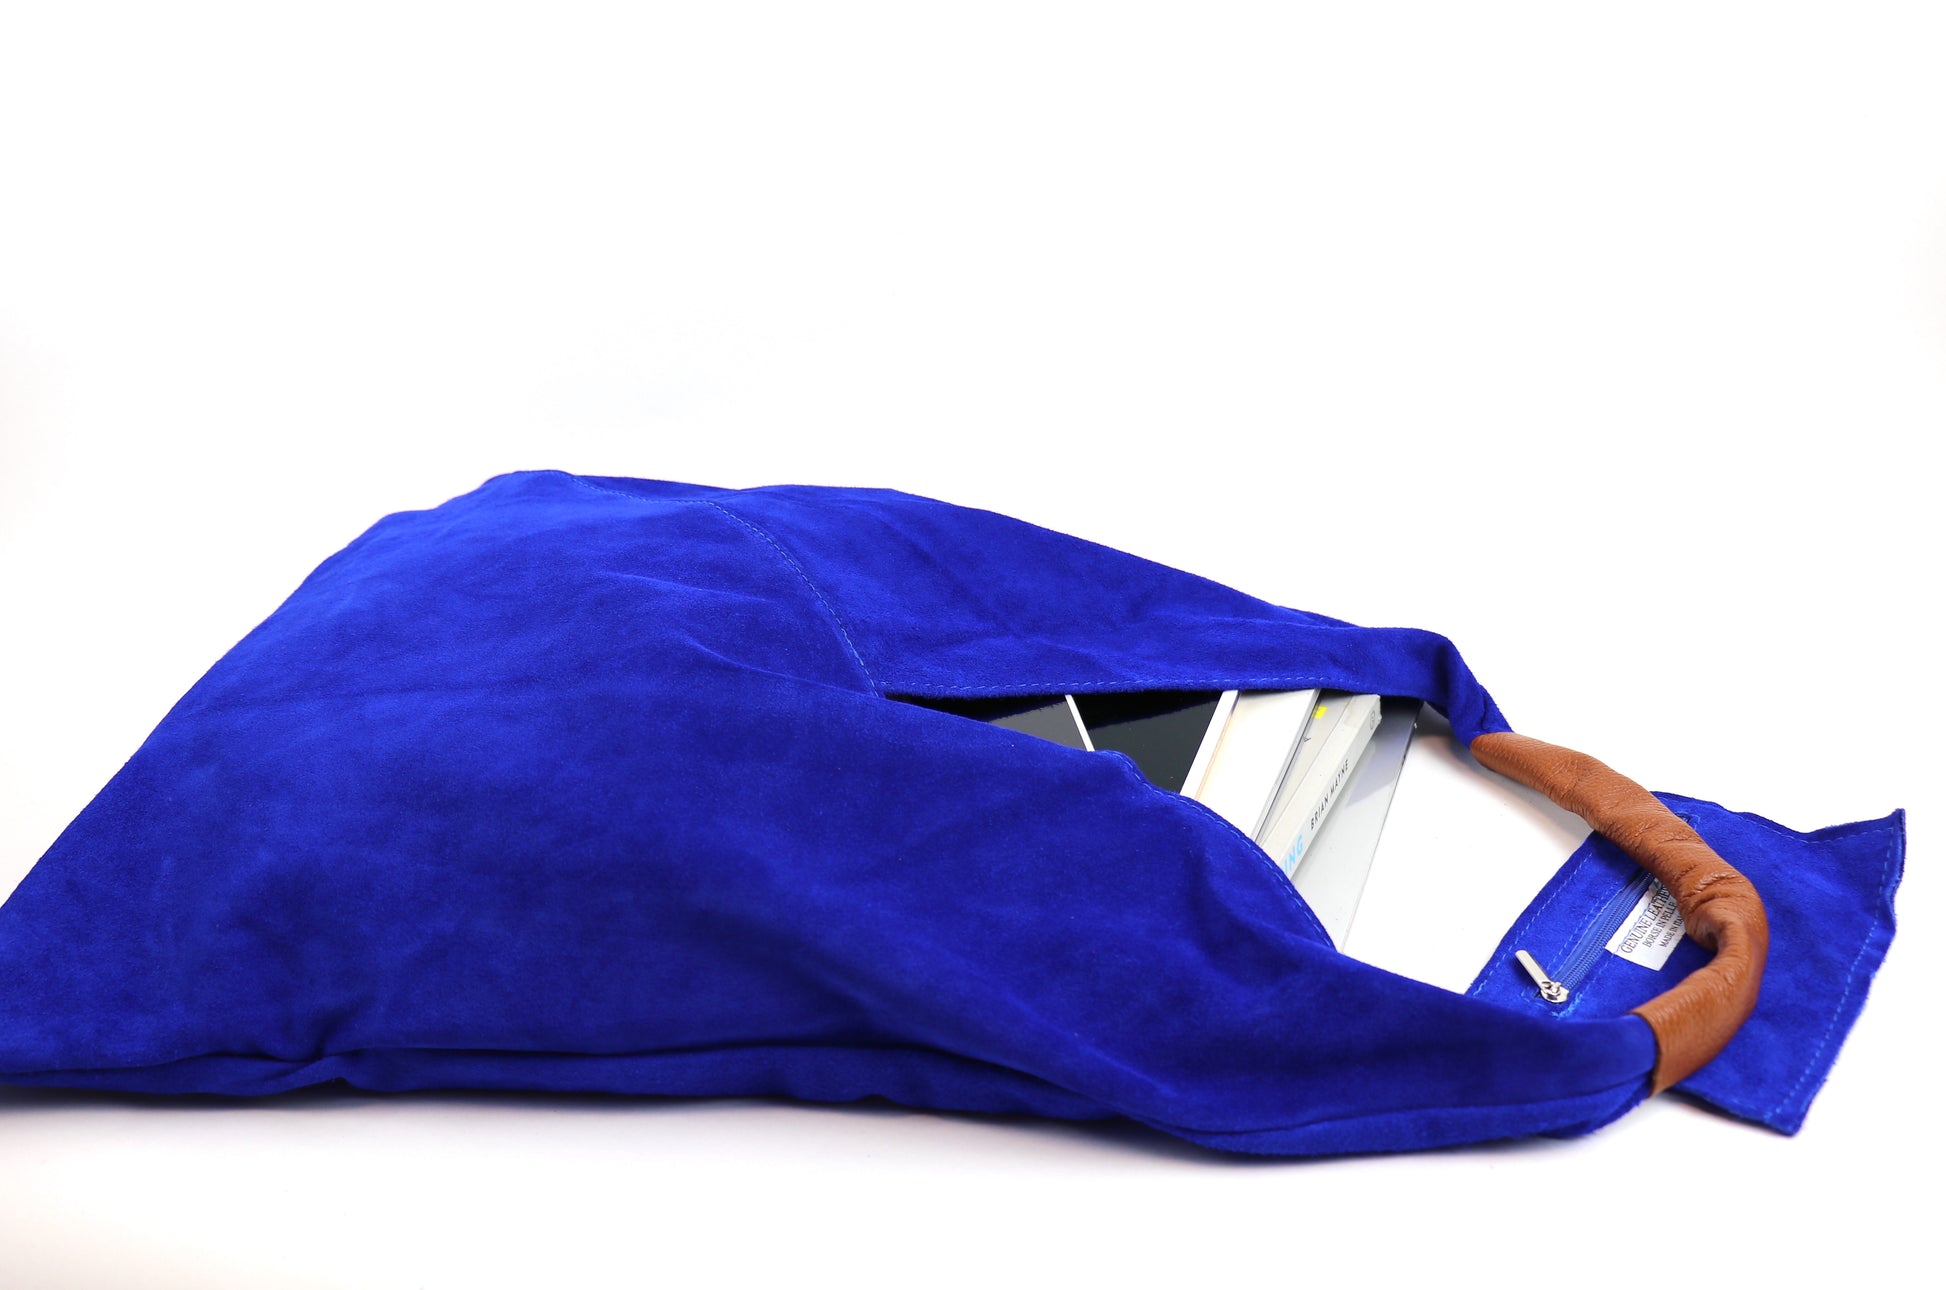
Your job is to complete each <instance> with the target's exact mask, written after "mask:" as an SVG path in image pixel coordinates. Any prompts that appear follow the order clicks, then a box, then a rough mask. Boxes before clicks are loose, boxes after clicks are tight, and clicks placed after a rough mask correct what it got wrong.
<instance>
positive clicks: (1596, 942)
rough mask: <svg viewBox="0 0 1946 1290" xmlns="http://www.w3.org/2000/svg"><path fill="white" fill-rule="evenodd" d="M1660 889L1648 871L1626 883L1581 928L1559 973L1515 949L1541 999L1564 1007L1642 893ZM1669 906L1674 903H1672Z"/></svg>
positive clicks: (1664, 890)
mask: <svg viewBox="0 0 1946 1290" xmlns="http://www.w3.org/2000/svg"><path fill="white" fill-rule="evenodd" d="M1659 887H1662V884H1661V883H1659V882H1657V881H1656V879H1655V877H1654V876H1653V875H1652V874H1650V873H1649V872H1648V871H1647V870H1644V871H1643V872H1641V873H1639V874H1637V875H1636V876H1635V877H1634V878H1632V879H1630V880H1629V881H1628V882H1627V883H1625V884H1624V885H1623V886H1622V887H1621V888H1620V889H1619V890H1617V891H1616V892H1615V894H1614V895H1612V896H1610V897H1609V898H1608V900H1607V901H1606V902H1605V903H1604V904H1603V905H1602V907H1601V908H1600V909H1598V910H1596V911H1595V916H1594V917H1593V918H1591V919H1589V920H1588V924H1587V926H1586V927H1584V928H1582V929H1581V935H1580V936H1579V937H1578V938H1577V939H1576V940H1575V943H1574V946H1573V948H1571V949H1570V950H1569V951H1568V953H1567V957H1566V958H1564V959H1562V960H1561V962H1560V964H1559V968H1560V970H1559V971H1558V972H1549V971H1548V970H1547V969H1546V968H1545V967H1544V966H1543V965H1542V964H1541V963H1540V962H1539V961H1538V960H1536V959H1535V958H1534V956H1533V955H1532V954H1530V953H1528V952H1527V951H1526V950H1515V951H1514V958H1515V959H1516V960H1517V961H1518V962H1519V963H1520V966H1521V967H1522V968H1523V969H1525V970H1526V972H1527V975H1528V976H1530V977H1532V978H1533V979H1534V987H1535V989H1537V990H1538V991H1539V992H1540V996H1541V998H1543V999H1545V1000H1547V1001H1548V1002H1549V1003H1553V1004H1564V1003H1566V1002H1567V1001H1568V1000H1569V999H1571V998H1572V997H1573V996H1574V991H1575V989H1576V988H1577V987H1579V986H1580V984H1581V983H1582V982H1583V981H1584V980H1586V979H1587V976H1588V973H1589V972H1591V971H1593V970H1594V966H1595V964H1596V963H1597V962H1599V961H1600V960H1601V954H1602V951H1603V950H1605V949H1607V948H1608V942H1609V941H1611V940H1613V939H1614V937H1615V933H1617V932H1619V931H1620V930H1621V929H1622V924H1623V922H1624V921H1625V920H1627V919H1628V918H1629V915H1630V914H1631V913H1633V912H1634V910H1635V906H1636V904H1637V903H1638V902H1640V901H1641V899H1642V896H1643V893H1645V892H1647V891H1649V890H1651V889H1652V888H1659ZM1663 894H1664V895H1665V896H1666V895H1667V894H1668V889H1667V888H1663ZM1670 903H1671V904H1673V903H1674V902H1673V900H1671V902H1670Z"/></svg>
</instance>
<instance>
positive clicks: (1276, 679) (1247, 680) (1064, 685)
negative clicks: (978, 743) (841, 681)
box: [891, 672, 1431, 703]
mask: <svg viewBox="0 0 1946 1290" xmlns="http://www.w3.org/2000/svg"><path fill="white" fill-rule="evenodd" d="M1341 679H1342V678H1339V677H1332V676H1314V675H1313V676H1261V675H1256V674H1246V675H1242V676H1239V675H1238V674H1237V673H1235V672H1226V673H1224V674H1223V675H1222V676H1217V677H1208V676H1204V677H1191V678H1188V679H1184V678H1182V677H1179V676H1128V677H1115V678H1112V679H1110V680H1103V679H1102V678H1101V677H1099V676H1096V677H1090V678H1088V679H1087V680H1084V681H1026V682H1020V681H1010V682H1008V683H1007V684H1006V685H1004V686H1002V685H930V684H928V685H926V686H925V687H924V688H922V689H916V690H906V689H900V688H896V687H895V688H894V689H893V690H892V691H891V693H894V694H910V695H914V696H917V697H919V698H924V697H925V696H926V695H929V694H935V693H937V694H965V693H969V692H974V691H977V692H979V693H982V694H993V695H1011V694H1053V693H1055V692H1056V691H1059V692H1062V693H1066V694H1090V693H1097V692H1107V691H1111V690H1116V689H1121V688H1125V687H1127V686H1131V685H1168V686H1170V687H1172V688H1176V689H1189V690H1245V689H1258V688H1262V687H1268V686H1270V685H1289V686H1292V687H1294V688H1296V689H1309V688H1312V687H1325V686H1332V688H1342V687H1339V686H1333V685H1332V683H1333V682H1334V681H1339V680H1341ZM1398 697H1400V698H1418V699H1420V701H1421V702H1426V703H1430V702H1431V700H1430V699H1423V698H1421V696H1419V695H1411V694H1408V695H1400V696H1398Z"/></svg>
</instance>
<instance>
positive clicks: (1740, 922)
mask: <svg viewBox="0 0 1946 1290" xmlns="http://www.w3.org/2000/svg"><path fill="white" fill-rule="evenodd" d="M1472 746H1473V756H1474V758H1475V759H1476V760H1477V761H1478V762H1479V763H1480V764H1481V765H1482V766H1485V767H1486V768H1487V769H1489V770H1496V771H1499V772H1500V773H1501V774H1502V775H1505V776H1506V777H1507V778H1508V779H1511V780H1513V781H1514V782H1515V783H1517V784H1525V785H1526V786H1527V787H1528V788H1531V789H1535V790H1537V791H1539V792H1541V793H1544V794H1546V795H1547V796H1548V797H1549V798H1551V799H1552V800H1553V801H1554V803H1555V804H1556V805H1557V806H1561V807H1565V808H1566V809H1568V810H1570V811H1573V812H1574V813H1575V814H1576V815H1579V816H1580V817H1581V818H1582V819H1584V820H1586V821H1587V822H1588V825H1589V827H1590V828H1592V829H1594V831H1595V832H1597V833H1599V834H1601V835H1602V836H1603V837H1605V838H1607V839H1609V840H1610V841H1611V842H1613V843H1615V845H1616V846H1619V847H1620V848H1621V849H1622V850H1624V851H1626V852H1627V853H1628V854H1629V856H1630V857H1631V858H1632V859H1634V861H1635V863H1637V864H1639V865H1641V866H1642V867H1643V868H1644V869H1647V870H1648V871H1649V872H1650V873H1652V874H1654V875H1655V876H1656V877H1657V878H1659V879H1661V881H1662V885H1663V886H1665V887H1667V888H1668V889H1669V892H1670V894H1671V895H1673V896H1674V897H1675V898H1676V907H1677V908H1678V909H1680V910H1681V911H1682V921H1683V926H1684V927H1685V928H1686V929H1687V930H1688V933H1689V935H1690V936H1691V937H1692V938H1694V939H1695V940H1696V941H1698V942H1699V943H1701V944H1702V945H1703V946H1704V947H1705V948H1708V949H1712V950H1715V951H1716V957H1715V958H1713V959H1711V960H1710V961H1709V962H1708V963H1706V964H1704V965H1703V966H1702V967H1700V968H1698V969H1696V971H1694V972H1692V973H1690V974H1689V975H1688V976H1687V977H1685V978H1684V979H1683V980H1682V981H1680V982H1678V983H1677V984H1676V985H1674V986H1673V987H1671V988H1670V989H1668V990H1666V991H1664V992H1663V993H1661V994H1659V995H1657V996H1656V997H1655V998H1653V999H1651V1000H1649V1001H1648V1002H1647V1003H1645V1004H1643V1005H1642V1006H1641V1007H1639V1008H1637V1009H1635V1015H1637V1016H1638V1017H1640V1018H1642V1020H1644V1021H1646V1022H1648V1023H1649V1029H1651V1030H1653V1031H1654V1032H1655V1045H1656V1061H1655V1072H1654V1075H1653V1083H1654V1089H1655V1091H1656V1092H1658V1093H1660V1092H1661V1091H1662V1090H1663V1089H1665V1088H1668V1087H1669V1086H1670V1085H1671V1084H1674V1083H1676V1082H1678V1081H1680V1080H1682V1079H1685V1078H1687V1077H1688V1076H1690V1075H1692V1074H1694V1073H1695V1072H1696V1071H1697V1070H1699V1069H1701V1068H1702V1066H1703V1065H1704V1064H1705V1063H1707V1062H1708V1061H1709V1060H1710V1059H1711V1058H1712V1057H1715V1056H1716V1055H1717V1054H1718V1053H1719V1052H1722V1051H1723V1046H1724V1045H1725V1044H1727V1043H1729V1042H1730V1037H1731V1036H1732V1035H1734V1034H1736V1032H1737V1027H1739V1026H1741V1025H1742V1024H1743V1023H1744V1022H1745V1021H1746V1020H1748V1019H1749V1016H1750V1013H1751V1012H1752V1010H1754V1009H1755V1008H1756V1006H1757V987H1758V985H1759V983H1760V982H1761V981H1762V980H1763V975H1764V957H1765V955H1766V953H1767V952H1768V951H1769V948H1770V923H1769V921H1768V920H1767V919H1766V918H1765V917H1764V902H1763V901H1762V899H1760V898H1759V897H1758V895H1757V889H1756V888H1755V887H1752V886H1751V885H1750V880H1749V879H1748V878H1745V877H1744V876H1743V875H1742V874H1740V873H1738V872H1737V871H1736V870H1735V869H1733V868H1731V867H1730V866H1729V865H1728V864H1726V863H1725V862H1724V860H1723V858H1722V857H1721V856H1719V855H1717V854H1716V852H1714V851H1712V850H1710V846H1709V843H1707V842H1705V841H1703V840H1702V839H1701V838H1700V837H1698V836H1696V830H1694V829H1692V828H1690V827H1689V826H1688V825H1687V824H1685V823H1683V822H1682V821H1681V820H1679V819H1677V818H1676V815H1675V813H1674V812H1673V811H1671V810H1670V809H1669V808H1668V807H1666V806H1664V805H1663V804H1662V803H1661V802H1659V801H1657V800H1656V799H1655V797H1654V796H1653V795H1652V794H1650V792H1649V791H1648V790H1647V789H1645V788H1643V787H1642V786H1641V785H1640V784H1638V783H1636V782H1635V781H1634V780H1632V779H1630V778H1628V777H1627V776H1626V775H1622V774H1619V773H1617V772H1616V771H1613V770H1610V769H1609V768H1608V767H1606V766H1604V765H1602V764H1601V763H1600V762H1598V761H1596V760H1595V759H1594V758H1593V757H1589V756H1587V755H1585V754H1583V753H1578V752H1573V751H1571V750H1569V749H1566V748H1557V747H1555V746H1554V745H1553V744H1548V743H1542V742H1541V741H1540V740H1538V739H1529V738H1528V737H1527V736H1526V735H1517V734H1514V733H1512V732H1511V731H1508V732H1504V733H1498V734H1486V735H1481V736H1479V737H1478V738H1477V739H1475V740H1474V741H1473V745H1472Z"/></svg>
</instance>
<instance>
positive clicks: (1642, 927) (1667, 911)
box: [1608, 882, 1683, 972]
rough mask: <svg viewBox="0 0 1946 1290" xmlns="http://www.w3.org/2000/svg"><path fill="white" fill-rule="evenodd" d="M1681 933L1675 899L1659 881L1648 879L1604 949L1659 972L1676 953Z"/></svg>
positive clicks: (1679, 917)
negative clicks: (1645, 888) (1649, 880)
mask: <svg viewBox="0 0 1946 1290" xmlns="http://www.w3.org/2000/svg"><path fill="white" fill-rule="evenodd" d="M1682 935H1683V925H1682V913H1681V912H1680V911H1679V910H1677V908H1676V898H1675V897H1674V896H1671V895H1670V894H1669V889H1668V888H1667V887H1665V886H1663V885H1662V884H1661V883H1659V882H1651V883H1650V884H1649V889H1648V890H1647V891H1645V892H1643V893H1642V898H1641V899H1640V900H1638V901H1636V902H1635V908H1634V909H1631V910H1629V911H1628V917H1627V918H1625V919H1623V920H1622V925H1621V926H1620V927H1619V928H1617V929H1616V931H1615V934H1614V935H1613V936H1611V937H1609V938H1608V952H1609V953H1610V954H1617V955H1620V956H1621V957H1622V958H1625V959H1627V960H1628V961H1629V962H1631V963H1640V964H1641V965H1642V966H1643V967H1645V968H1651V969H1653V970H1655V971H1657V972H1660V971H1661V970H1662V965H1663V964H1664V963H1667V962H1668V961H1669V956H1670V955H1671V954H1673V953H1675V952H1676V945H1677V944H1678V943H1679V942H1680V941H1681V940H1682Z"/></svg>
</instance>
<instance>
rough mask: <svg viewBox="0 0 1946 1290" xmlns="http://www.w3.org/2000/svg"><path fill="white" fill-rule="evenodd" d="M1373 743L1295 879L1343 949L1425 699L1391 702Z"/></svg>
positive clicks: (1386, 703) (1384, 709) (1384, 707)
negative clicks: (1420, 703) (1420, 706)
mask: <svg viewBox="0 0 1946 1290" xmlns="http://www.w3.org/2000/svg"><path fill="white" fill-rule="evenodd" d="M1380 709H1381V713H1382V715H1381V716H1380V718H1379V723H1378V729H1377V730H1376V731H1374V732H1373V734H1372V741H1371V743H1370V744H1369V745H1367V747H1366V749H1365V755H1364V756H1363V757H1362V758H1360V759H1359V762H1358V766H1357V768H1356V769H1355V770H1353V771H1352V773H1351V779H1350V781H1349V782H1347V783H1346V785H1345V787H1344V789H1343V790H1342V791H1341V792H1340V793H1339V794H1338V802H1337V805H1335V806H1333V807H1332V808H1331V812H1330V815H1329V816H1328V817H1327V818H1326V820H1325V822H1324V823H1323V824H1322V825H1321V826H1319V828H1318V831H1317V837H1316V838H1315V839H1313V840H1312V842H1311V845H1310V846H1308V847H1306V848H1305V849H1304V859H1303V861H1302V862H1301V863H1300V864H1299V865H1298V866H1297V872H1296V873H1295V874H1293V875H1292V879H1291V880H1292V881H1293V882H1294V883H1296V884H1297V891H1298V894H1299V895H1300V896H1303V897H1304V903H1305V904H1307V905H1309V906H1310V907H1311V912H1312V913H1314V914H1316V915H1317V916H1318V921H1319V922H1320V923H1323V924H1324V930H1325V931H1327V932H1329V933H1330V934H1331V941H1332V943H1333V944H1334V945H1337V946H1338V947H1339V948H1341V949H1342V948H1343V947H1344V944H1345V937H1346V935H1347V934H1348V933H1349V932H1350V931H1351V920H1352V918H1353V917H1354V916H1355V915H1356V914H1357V913H1358V902H1359V900H1360V899H1361V898H1363V896H1364V894H1365V880H1366V879H1367V878H1369V877H1370V876H1371V872H1372V859H1373V857H1375V856H1376V855H1377V854H1378V840H1379V835H1380V833H1382V832H1383V831H1384V829H1385V817H1386V814H1387V813H1388V812H1389V811H1390V810H1391V808H1392V795H1393V794H1394V793H1395V792H1396V791H1397V790H1398V787H1399V776H1400V773H1401V772H1402V771H1403V770H1404V768H1405V753H1406V749H1407V747H1408V746H1410V744H1411V742H1412V732H1413V729H1414V728H1415V727H1416V726H1417V725H1418V724H1419V700H1417V699H1387V700H1385V701H1384V703H1383V704H1381V705H1380Z"/></svg>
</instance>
